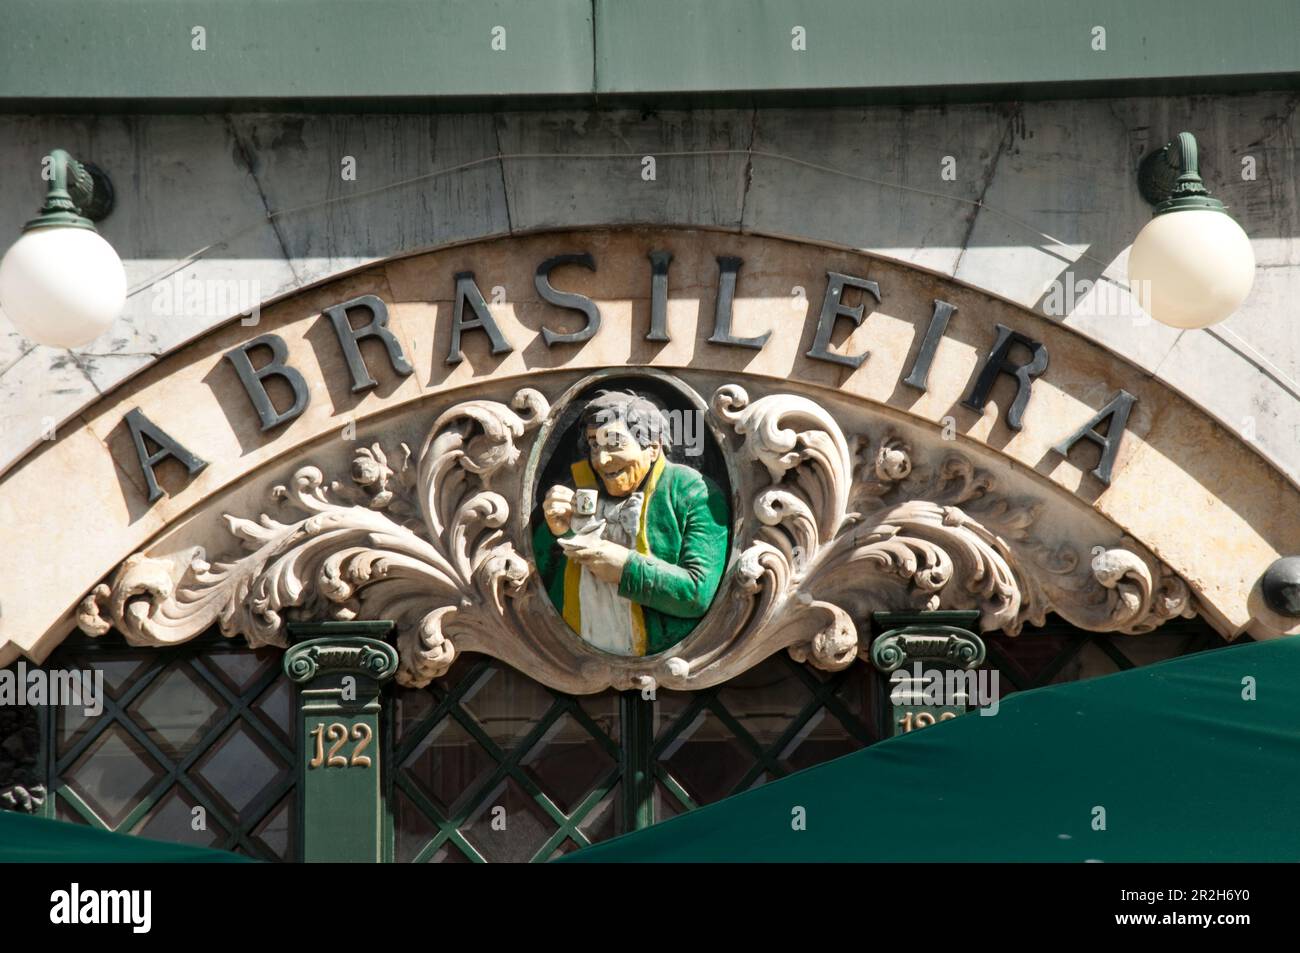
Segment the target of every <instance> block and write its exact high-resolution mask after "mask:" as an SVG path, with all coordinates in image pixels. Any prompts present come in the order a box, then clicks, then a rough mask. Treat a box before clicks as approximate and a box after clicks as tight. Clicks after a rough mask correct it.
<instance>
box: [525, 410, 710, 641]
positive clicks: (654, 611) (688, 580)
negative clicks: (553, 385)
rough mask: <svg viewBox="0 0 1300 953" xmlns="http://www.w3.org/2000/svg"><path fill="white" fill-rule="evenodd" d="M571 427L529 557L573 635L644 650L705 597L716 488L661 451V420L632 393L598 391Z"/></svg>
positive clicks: (664, 430)
mask: <svg viewBox="0 0 1300 953" xmlns="http://www.w3.org/2000/svg"><path fill="white" fill-rule="evenodd" d="M578 432H579V438H578V443H579V449H580V451H581V455H582V458H581V459H579V460H578V461H577V462H576V463H574V464H573V466H572V468H571V470H572V474H573V483H572V485H565V484H557V485H555V486H553V487H551V488H550V489H549V490H547V492H546V495H545V497H544V498H543V501H542V516H543V520H541V521H539V523H538V525H537V527H536V529H535V530H534V532H533V552H534V554H535V555H536V558H537V568H538V570H539V572H540V574H541V578H542V581H543V583H544V584H545V586H546V590H547V593H548V594H549V595H550V598H551V601H552V602H553V603H554V604H555V606H556V608H557V609H559V610H560V613H561V615H563V616H564V620H565V621H566V622H567V623H568V624H569V626H570V627H571V628H572V629H573V631H574V632H576V633H577V634H578V635H579V636H580V637H581V638H582V640H583V641H585V642H587V643H589V644H590V645H592V646H594V647H595V648H598V649H601V650H603V651H605V652H611V653H613V654H615V655H654V654H655V653H657V652H662V651H664V650H665V649H668V648H670V647H672V646H673V645H675V644H677V643H678V642H680V641H681V640H682V639H684V638H685V637H686V636H687V635H688V634H690V632H691V630H692V629H693V628H694V627H695V624H696V622H697V621H698V620H699V619H700V617H701V616H703V615H704V613H705V611H706V610H707V609H708V607H709V603H710V602H711V601H712V600H713V595H714V593H715V592H716V591H717V589H718V583H719V581H720V580H721V578H722V571H723V568H724V563H725V561H726V556H727V532H728V531H727V522H728V518H727V501H726V498H725V497H724V495H723V493H722V491H721V490H720V489H719V487H718V486H717V484H715V483H714V482H713V481H712V480H710V479H709V478H708V477H705V476H704V475H702V474H700V473H699V472H698V471H696V470H694V469H692V468H691V467H688V466H684V465H682V464H676V463H670V462H668V460H667V458H666V454H667V453H668V452H669V451H671V449H672V445H671V436H670V434H669V428H668V422H667V421H666V420H665V418H664V415H663V414H662V412H660V410H659V408H658V407H656V406H655V405H654V404H653V403H651V402H650V401H649V400H647V399H646V398H644V397H642V396H640V395H638V394H635V393H631V392H618V391H615V392H610V391H601V392H600V393H599V394H597V396H595V397H594V398H592V399H591V400H590V401H589V402H588V404H587V405H586V406H585V407H584V408H583V410H582V414H581V416H580V417H579V421H578Z"/></svg>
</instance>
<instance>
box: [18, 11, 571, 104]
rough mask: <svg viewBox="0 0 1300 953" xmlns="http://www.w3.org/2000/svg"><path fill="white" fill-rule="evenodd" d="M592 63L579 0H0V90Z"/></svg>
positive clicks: (304, 85)
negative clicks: (201, 40) (200, 31)
mask: <svg viewBox="0 0 1300 953" xmlns="http://www.w3.org/2000/svg"><path fill="white" fill-rule="evenodd" d="M195 27H203V28H204V30H205V31H206V38H205V39H206V47H207V48H206V49H205V50H195V49H193V48H192V47H193V46H194V45H195V37H194V34H193V31H194V28H195ZM497 27H501V28H504V31H505V32H504V37H503V39H504V46H505V49H504V50H494V49H493V41H494V35H493V30H494V29H495V28H497ZM496 39H497V44H498V45H501V42H502V38H501V37H500V34H499V33H498V35H497V37H496ZM591 62H592V26H591V3H590V0H545V2H537V0H472V2H467V0H111V2H106V0H3V2H2V3H0V103H3V101H4V100H22V101H26V102H30V103H31V104H33V105H36V106H40V105H43V104H44V105H55V104H57V103H58V102H59V101H68V100H71V101H79V100H86V101H93V100H112V101H124V100H134V99H141V100H151V101H158V102H166V101H183V100H187V99H202V100H209V101H211V100H258V101H272V100H282V99H290V100H293V99H301V100H313V99H320V98H331V99H354V98H357V99H366V98H388V97H447V98H463V97H501V96H521V97H526V96H556V95H571V94H574V93H582V94H589V93H590V91H591V86H592V67H591Z"/></svg>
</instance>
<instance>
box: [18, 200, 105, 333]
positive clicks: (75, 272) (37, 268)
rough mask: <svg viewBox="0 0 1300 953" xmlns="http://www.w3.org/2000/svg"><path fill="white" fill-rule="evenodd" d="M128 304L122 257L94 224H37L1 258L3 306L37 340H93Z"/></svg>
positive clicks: (25, 331)
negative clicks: (81, 226) (37, 226)
mask: <svg viewBox="0 0 1300 953" xmlns="http://www.w3.org/2000/svg"><path fill="white" fill-rule="evenodd" d="M125 305H126V270H125V269H124V268H123V267H122V259H121V258H119V257H118V255H117V252H115V251H114V250H113V246H112V245H110V244H109V243H108V242H106V241H104V239H103V238H101V237H100V236H99V233H98V232H96V231H95V230H94V229H93V228H79V227H76V226H68V225H51V226H47V227H44V228H33V229H31V230H29V231H26V232H24V233H23V234H22V237H20V238H19V239H18V241H16V242H14V244H13V246H12V247H11V248H10V249H9V251H8V252H6V253H5V256H4V260H3V261H0V311H3V312H4V314H5V316H6V317H8V318H9V320H10V321H11V322H13V325H14V327H16V328H17V329H18V330H19V331H20V332H22V335H23V337H25V338H27V339H29V340H31V341H35V342H36V343H37V344H46V345H49V346H50V347H80V346H81V345H83V344H89V343H90V342H91V341H93V340H95V338H97V337H99V336H100V335H101V334H103V333H104V332H105V331H107V330H108V329H109V328H110V327H111V326H112V324H113V322H114V321H116V320H117V318H118V316H119V315H121V313H122V309H123V307H124V306H125Z"/></svg>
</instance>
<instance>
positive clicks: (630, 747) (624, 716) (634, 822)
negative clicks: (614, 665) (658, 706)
mask: <svg viewBox="0 0 1300 953" xmlns="http://www.w3.org/2000/svg"><path fill="white" fill-rule="evenodd" d="M619 702H620V707H621V709H622V710H621V711H620V713H619V717H620V720H621V721H622V723H623V825H624V826H623V829H624V830H625V831H639V830H641V829H642V828H643V827H649V826H650V825H651V824H653V823H654V822H655V817H654V787H655V781H654V771H653V769H652V765H651V753H652V751H653V748H654V704H655V703H654V702H653V701H652V700H650V699H648V698H645V697H643V696H642V694H641V693H640V692H639V691H630V692H623V694H622V697H621V698H620V699H619Z"/></svg>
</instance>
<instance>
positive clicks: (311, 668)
mask: <svg viewBox="0 0 1300 953" xmlns="http://www.w3.org/2000/svg"><path fill="white" fill-rule="evenodd" d="M287 628H288V630H289V637H290V638H291V639H294V640H295V644H294V645H291V646H290V647H289V649H288V650H287V651H286V652H285V653H284V663H283V664H284V673H285V674H286V675H288V676H289V678H290V679H291V680H293V681H295V682H297V683H299V684H303V683H306V682H310V681H312V680H313V679H315V678H316V677H317V676H318V675H322V674H324V673H327V672H328V673H335V674H339V675H364V676H366V677H367V678H371V679H374V681H375V682H386V681H388V679H390V678H392V677H393V676H394V675H395V674H396V673H397V649H395V648H393V647H392V646H391V645H389V644H388V643H387V642H383V641H380V639H379V638H376V637H375V636H382V635H386V634H387V633H389V632H391V631H392V629H393V623H392V622H388V621H382V622H315V623H293V622H291V623H289V624H288V627H287ZM302 638H305V639H306V640H305V641H296V640H297V639H302Z"/></svg>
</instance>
